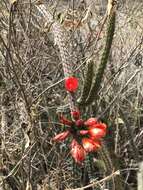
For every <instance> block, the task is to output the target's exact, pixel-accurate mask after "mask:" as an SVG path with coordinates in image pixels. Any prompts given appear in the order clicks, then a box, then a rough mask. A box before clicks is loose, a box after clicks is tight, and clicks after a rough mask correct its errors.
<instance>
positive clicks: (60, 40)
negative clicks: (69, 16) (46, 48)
mask: <svg viewBox="0 0 143 190" xmlns="http://www.w3.org/2000/svg"><path fill="white" fill-rule="evenodd" d="M36 7H37V9H38V10H39V12H40V13H41V14H42V16H44V17H45V19H46V20H48V21H49V22H50V23H52V25H51V28H52V32H53V35H54V40H55V44H56V45H57V46H58V48H59V51H60V55H61V60H62V65H63V71H64V76H65V78H67V77H70V76H72V74H73V71H72V63H71V57H70V53H69V52H70V51H69V46H68V36H67V33H66V31H65V30H64V28H63V27H62V25H61V24H60V23H58V22H57V21H55V20H54V18H53V16H52V14H51V13H50V12H49V11H48V10H47V9H46V7H45V6H44V5H43V4H40V5H39V6H36ZM67 94H68V102H69V105H70V109H71V111H74V110H76V106H75V100H74V94H73V93H70V92H67Z"/></svg>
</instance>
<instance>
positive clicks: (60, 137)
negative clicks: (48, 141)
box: [53, 131, 70, 141]
mask: <svg viewBox="0 0 143 190" xmlns="http://www.w3.org/2000/svg"><path fill="white" fill-rule="evenodd" d="M69 134H70V132H69V131H65V132H62V133H59V134H57V135H56V136H55V137H54V138H53V140H54V141H63V140H65V139H66V138H67V137H68V136H69Z"/></svg>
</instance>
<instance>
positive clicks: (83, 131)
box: [79, 130, 88, 135]
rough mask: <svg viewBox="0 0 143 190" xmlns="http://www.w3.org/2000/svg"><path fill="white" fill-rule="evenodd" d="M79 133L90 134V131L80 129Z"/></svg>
mask: <svg viewBox="0 0 143 190" xmlns="http://www.w3.org/2000/svg"><path fill="white" fill-rule="evenodd" d="M79 133H80V134H81V135H87V134H88V131H87V130H80V131H79Z"/></svg>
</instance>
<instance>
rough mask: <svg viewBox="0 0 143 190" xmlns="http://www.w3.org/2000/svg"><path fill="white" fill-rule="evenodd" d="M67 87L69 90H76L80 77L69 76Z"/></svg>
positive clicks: (66, 82)
mask: <svg viewBox="0 0 143 190" xmlns="http://www.w3.org/2000/svg"><path fill="white" fill-rule="evenodd" d="M65 88H66V90H67V91H69V92H74V91H76V90H77V88H78V79H77V78H76V77H68V78H66V79H65Z"/></svg>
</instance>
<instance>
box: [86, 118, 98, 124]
mask: <svg viewBox="0 0 143 190" xmlns="http://www.w3.org/2000/svg"><path fill="white" fill-rule="evenodd" d="M94 124H97V119H96V118H92V117H91V118H89V119H88V120H87V121H85V122H84V125H87V126H91V125H94Z"/></svg>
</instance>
